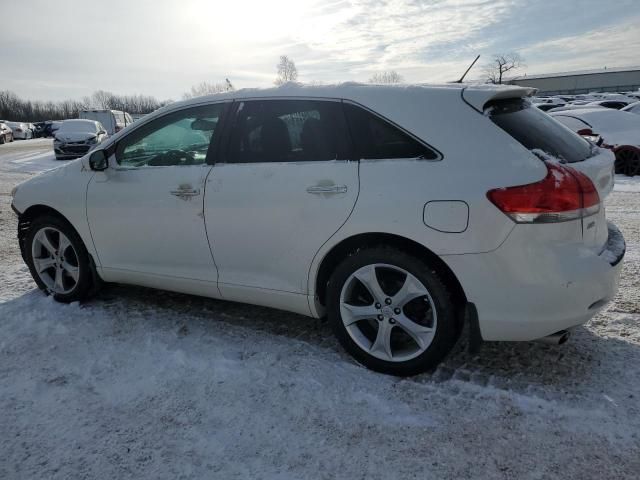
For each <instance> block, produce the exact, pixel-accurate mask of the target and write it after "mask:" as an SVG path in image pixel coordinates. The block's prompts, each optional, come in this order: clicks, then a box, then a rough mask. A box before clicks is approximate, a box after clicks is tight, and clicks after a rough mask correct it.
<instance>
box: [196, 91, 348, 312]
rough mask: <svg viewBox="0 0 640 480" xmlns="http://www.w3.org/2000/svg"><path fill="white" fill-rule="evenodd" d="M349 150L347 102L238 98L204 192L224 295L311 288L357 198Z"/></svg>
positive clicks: (206, 215) (210, 233)
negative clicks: (313, 271) (319, 255)
mask: <svg viewBox="0 0 640 480" xmlns="http://www.w3.org/2000/svg"><path fill="white" fill-rule="evenodd" d="M350 152H351V148H350V142H349V136H348V132H347V128H346V122H345V119H344V114H343V110H342V104H341V102H340V101H337V100H336V101H333V100H317V99H314V100H297V99H295V100H294V99H286V100H282V99H265V100H247V101H242V102H236V109H235V113H234V120H233V126H232V128H231V131H230V132H229V135H228V146H227V148H226V149H225V151H224V152H223V154H222V155H220V159H221V160H222V162H224V163H216V165H215V166H214V167H213V170H212V172H211V174H210V175H209V178H208V180H207V188H206V196H205V218H206V226H207V233H208V235H209V241H210V242H211V246H212V250H213V253H214V257H215V259H216V265H217V267H218V273H219V284H218V285H219V288H220V291H221V293H222V295H223V296H224V297H227V298H231V299H234V298H240V299H241V298H242V297H238V295H239V292H242V289H244V288H247V287H248V288H252V289H268V290H271V291H280V292H288V293H292V294H304V293H307V278H308V272H309V267H310V265H311V263H312V260H313V257H314V255H315V254H316V252H317V251H318V250H319V249H320V247H321V246H322V244H323V243H324V242H326V241H327V240H328V239H329V238H330V237H331V236H332V235H333V234H334V233H335V232H336V231H337V230H338V229H339V228H340V227H341V226H342V225H343V224H344V222H345V221H346V220H347V218H348V217H349V214H350V213H351V211H352V209H353V207H354V205H355V202H356V198H357V197H358V188H359V185H358V162H357V161H353V160H352V159H351V153H350ZM264 291H266V290H264Z"/></svg>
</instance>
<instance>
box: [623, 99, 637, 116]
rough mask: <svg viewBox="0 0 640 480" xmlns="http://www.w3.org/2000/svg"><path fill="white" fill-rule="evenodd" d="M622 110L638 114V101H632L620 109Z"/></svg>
mask: <svg viewBox="0 0 640 480" xmlns="http://www.w3.org/2000/svg"><path fill="white" fill-rule="evenodd" d="M620 111H622V112H630V113H635V114H636V115H640V102H633V103H630V104H629V105H627V106H626V107H624V108H623V109H621V110H620Z"/></svg>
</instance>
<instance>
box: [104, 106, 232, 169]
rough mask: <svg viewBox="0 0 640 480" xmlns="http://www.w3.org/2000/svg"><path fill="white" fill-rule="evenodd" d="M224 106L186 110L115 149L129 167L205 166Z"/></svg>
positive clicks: (133, 135)
mask: <svg viewBox="0 0 640 480" xmlns="http://www.w3.org/2000/svg"><path fill="white" fill-rule="evenodd" d="M224 106H225V104H224V103H216V104H214V105H205V106H201V107H193V108H187V109H184V110H180V111H178V112H173V113H170V114H168V115H165V116H163V117H161V118H158V119H156V120H154V121H152V122H151V123H149V124H148V125H145V126H143V127H141V128H139V129H137V130H135V131H133V132H132V133H131V134H129V135H127V136H126V137H125V138H123V139H122V140H121V141H120V142H118V146H117V148H116V159H117V160H118V164H120V165H122V166H126V167H144V166H153V167H157V166H172V165H202V164H204V163H205V162H206V159H207V152H208V150H209V145H210V144H211V142H212V141H213V138H214V136H215V132H216V128H217V125H218V120H219V119H220V117H221V115H222V111H223V110H224Z"/></svg>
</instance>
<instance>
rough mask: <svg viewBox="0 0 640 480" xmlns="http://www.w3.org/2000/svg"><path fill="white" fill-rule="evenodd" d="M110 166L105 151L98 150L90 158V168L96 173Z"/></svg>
mask: <svg viewBox="0 0 640 480" xmlns="http://www.w3.org/2000/svg"><path fill="white" fill-rule="evenodd" d="M108 166H109V160H108V159H107V154H106V153H105V151H104V150H96V151H95V152H93V153H92V154H91V156H90V157H89V167H90V168H91V170H94V171H96V172H102V171H104V170H106V169H107V167H108Z"/></svg>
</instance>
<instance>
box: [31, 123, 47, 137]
mask: <svg viewBox="0 0 640 480" xmlns="http://www.w3.org/2000/svg"><path fill="white" fill-rule="evenodd" d="M33 126H34V128H35V137H36V138H40V137H44V136H45V126H46V124H45V122H36V123H34V124H33Z"/></svg>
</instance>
